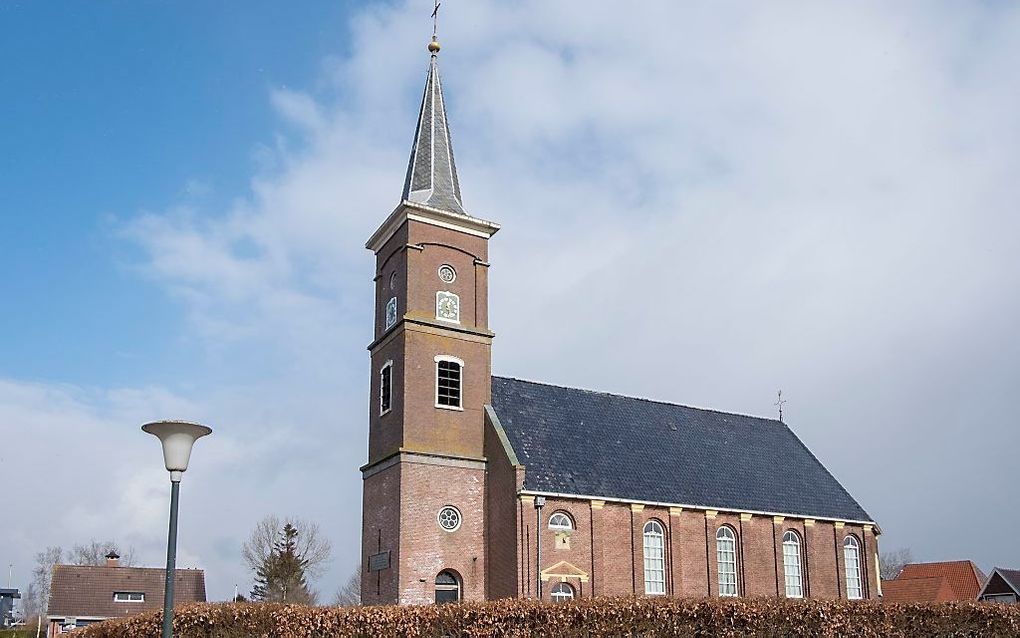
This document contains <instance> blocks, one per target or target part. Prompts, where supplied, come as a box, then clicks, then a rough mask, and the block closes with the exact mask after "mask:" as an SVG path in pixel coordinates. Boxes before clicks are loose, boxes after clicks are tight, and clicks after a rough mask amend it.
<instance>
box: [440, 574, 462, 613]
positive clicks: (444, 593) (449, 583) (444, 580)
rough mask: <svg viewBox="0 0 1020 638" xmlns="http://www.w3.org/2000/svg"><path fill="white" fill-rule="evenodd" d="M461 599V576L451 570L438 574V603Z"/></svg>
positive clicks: (453, 601)
mask: <svg viewBox="0 0 1020 638" xmlns="http://www.w3.org/2000/svg"><path fill="white" fill-rule="evenodd" d="M459 600H460V578H458V577H457V574H454V573H453V572H451V571H449V570H444V571H441V572H439V575H438V576H436V604H437V605H442V604H443V603H455V602H457V601H459Z"/></svg>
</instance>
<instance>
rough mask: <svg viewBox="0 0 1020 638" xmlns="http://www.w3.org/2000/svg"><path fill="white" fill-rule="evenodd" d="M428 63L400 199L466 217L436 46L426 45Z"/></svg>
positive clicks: (437, 44)
mask: <svg viewBox="0 0 1020 638" xmlns="http://www.w3.org/2000/svg"><path fill="white" fill-rule="evenodd" d="M428 49H429V52H430V53H431V54H432V59H431V61H430V62H429V71H428V75H427V76H426V79H425V95H424V96H422V100H421V111H420V113H419V115H418V126H417V128H415V131H414V143H413V144H412V145H411V159H410V161H409V162H408V164H407V177H406V178H405V180H404V193H403V199H404V200H407V201H411V202H414V203H417V204H424V205H426V206H431V207H432V208H438V209H440V210H443V211H447V212H451V213H457V214H460V215H467V213H466V212H465V211H464V205H463V203H462V202H461V199H460V182H459V181H458V180H457V165H456V164H455V163H454V161H453V144H452V143H451V142H450V125H449V123H448V122H447V121H446V102H445V101H444V100H443V87H442V84H441V83H440V81H439V66H438V64H437V57H438V54H439V42H438V41H437V40H436V38H435V36H433V38H432V42H430V43H429V47H428Z"/></svg>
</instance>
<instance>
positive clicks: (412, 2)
mask: <svg viewBox="0 0 1020 638" xmlns="http://www.w3.org/2000/svg"><path fill="white" fill-rule="evenodd" d="M431 5H432V3H431V2H429V1H428V0H406V1H403V2H387V3H371V2H369V3H356V4H354V3H343V2H329V3H326V2H303V3H301V4H299V5H284V4H280V3H269V2H245V3H240V2H232V3H228V2H220V3H211V4H210V3H198V2H193V3H169V2H107V3H102V4H96V3H91V4H85V3H77V2H57V3H46V4H43V3H16V2H6V3H3V4H0V59H3V60H4V61H5V62H6V64H5V72H4V81H3V82H2V84H0V148H2V150H3V153H2V154H0V267H2V268H3V269H4V271H5V272H6V273H7V276H6V277H3V278H2V279H0V299H2V300H3V305H2V306H0V310H2V313H0V317H2V318H0V327H2V330H0V441H4V443H5V446H4V447H3V448H0V475H3V476H8V477H9V476H14V477H24V479H23V481H24V484H23V485H19V486H18V488H17V489H16V490H7V491H5V492H4V493H3V494H2V495H0V510H2V511H10V509H11V508H12V507H14V508H16V509H17V510H18V511H19V512H20V513H21V516H19V517H18V522H17V524H15V525H4V526H2V528H0V553H2V555H0V564H5V563H4V561H6V563H14V564H15V565H16V571H17V573H21V574H27V572H28V568H29V567H30V565H31V563H32V557H33V555H34V553H35V552H37V551H40V550H41V549H43V548H44V547H45V546H47V545H64V546H69V545H72V544H74V543H76V542H81V541H83V540H88V539H89V538H93V537H94V538H97V539H102V538H111V537H112V538H117V539H119V540H120V541H121V542H122V543H124V544H126V545H132V546H134V547H135V548H136V550H137V555H138V558H139V560H140V561H141V562H143V563H146V564H159V563H160V561H161V560H162V552H163V551H164V549H165V546H164V545H163V543H164V541H163V540H162V539H163V538H164V536H163V534H164V529H165V518H166V513H165V511H164V510H165V499H166V484H165V483H166V477H165V473H164V472H162V469H161V467H160V466H159V464H158V450H157V449H156V448H155V442H154V441H152V440H149V439H148V438H147V437H145V436H144V435H142V434H141V433H140V432H139V431H138V426H139V425H140V424H141V423H144V422H146V421H148V420H152V419H156V418H167V417H181V418H189V419H193V420H198V421H203V422H208V423H210V424H211V425H212V426H213V427H214V428H215V434H214V435H213V436H212V437H209V438H208V439H204V440H203V441H201V442H200V444H199V448H197V449H196V453H195V456H194V459H193V466H192V468H191V469H189V471H188V475H187V477H186V480H185V484H184V489H183V496H182V520H181V525H182V527H181V553H180V556H181V564H182V565H185V566H196V567H203V568H205V569H206V570H207V573H208V579H209V589H210V594H211V596H212V597H213V598H225V597H227V596H229V595H230V594H231V593H232V592H233V586H234V584H235V583H236V584H238V585H239V586H240V587H241V589H242V590H245V589H247V588H248V587H249V586H250V582H249V575H248V574H246V573H245V572H244V569H243V567H242V566H241V564H240V560H239V555H238V551H239V547H240V543H241V542H242V541H243V539H244V538H245V537H246V536H247V534H248V532H249V531H250V530H251V528H252V526H253V525H254V523H255V522H256V521H257V520H258V519H259V518H261V517H262V516H263V515H266V514H277V515H281V516H287V515H290V516H298V517H303V518H306V519H310V520H314V521H317V522H318V523H319V524H320V525H321V526H322V528H323V529H324V530H325V531H326V533H327V534H328V535H329V537H330V539H331V540H332V541H333V544H334V550H335V551H334V562H333V564H332V565H331V568H330V570H329V571H328V572H327V573H326V574H325V575H324V576H323V578H322V579H321V580H320V581H319V582H317V583H316V586H317V587H318V588H319V589H320V591H321V592H323V594H324V596H325V597H326V598H329V597H330V596H331V593H332V591H333V589H334V588H335V587H336V586H337V585H338V584H339V583H341V582H342V581H343V580H345V579H346V577H347V575H348V574H349V573H350V572H351V571H352V570H353V569H354V566H355V564H356V561H357V556H358V552H357V544H358V541H359V534H358V528H359V521H360V490H361V482H360V476H359V473H358V470H357V468H358V467H359V466H360V465H361V464H362V463H363V462H364V460H365V457H366V453H365V450H366V440H365V439H366V435H365V424H366V422H367V421H366V418H367V415H366V409H367V406H368V396H367V385H368V376H367V368H368V357H367V353H366V351H365V346H366V345H367V344H368V342H369V340H370V339H371V302H372V285H371V280H372V259H371V255H369V254H368V252H367V251H365V250H364V248H363V245H364V241H365V239H366V238H367V237H368V236H369V234H370V233H371V232H372V231H373V230H374V229H375V227H376V225H377V224H378V223H379V222H380V221H381V220H382V219H383V218H384V217H385V216H386V214H388V213H389V212H390V210H392V208H393V206H394V205H395V204H396V201H397V199H398V196H399V193H400V188H401V185H402V180H403V175H404V170H405V166H406V161H407V156H408V149H409V145H410V142H411V135H412V132H413V128H414V117H415V115H416V114H417V101H418V100H419V99H420V95H421V88H422V82H423V81H424V75H425V71H426V66H427V63H428V57H427V54H426V52H425V50H424V46H425V43H426V42H427V40H428V37H429V35H430V34H431V21H430V20H429V18H428V15H429V13H430V12H431ZM443 6H444V12H445V13H444V17H443V22H442V24H441V37H442V41H443V51H442V53H441V56H440V65H441V68H442V73H443V81H444V88H445V91H446V98H447V102H448V104H449V110H450V117H451V127H452V133H453V143H454V148H455V151H456V156H457V164H458V170H459V172H460V177H461V184H462V189H463V193H464V201H465V205H466V208H467V210H468V211H469V212H470V213H472V214H475V215H477V216H479V217H483V218H488V219H493V220H495V221H497V222H499V223H501V224H502V230H501V231H500V232H499V234H498V235H497V236H496V237H495V238H494V240H493V242H492V246H491V252H490V257H491V262H492V264H493V265H492V272H491V291H490V292H491V298H490V317H491V324H492V327H493V329H494V330H495V332H496V334H497V337H496V342H495V345H494V350H493V369H494V371H495V372H497V373H499V374H504V375H513V376H519V377H524V378H529V379H535V380H539V381H547V382H553V383H561V384H565V385H571V386H577V387H585V388H593V389H599V390H606V391H612V392H619V393H623V394H631V395H636V396H643V397H649V398H655V399H660V400H666V401H674V402H678V403H684V404H687V405H695V406H704V407H711V408H715V409H720V410H729V411H735V412H743V413H751V414H763V415H771V414H774V411H775V408H774V406H773V403H774V402H775V393H776V390H777V389H779V388H782V389H783V396H784V398H785V399H787V400H788V403H787V404H786V408H785V413H786V415H787V421H788V423H789V424H790V426H791V427H792V428H793V430H794V432H795V433H796V434H797V435H798V436H799V437H801V439H802V440H803V441H804V442H805V443H806V444H807V445H808V447H809V448H810V449H811V450H812V451H813V452H814V453H815V454H816V455H817V456H818V457H819V458H820V459H821V460H822V461H823V462H824V463H825V464H826V466H827V467H828V468H829V469H830V470H831V471H832V472H833V474H834V475H835V476H836V477H837V478H838V479H839V480H840V481H841V482H842V483H843V484H844V485H845V486H846V487H847V488H848V489H849V491H850V492H851V493H852V494H854V496H855V497H856V498H857V499H858V500H859V501H860V502H861V504H862V505H863V506H864V508H865V509H866V510H867V511H869V513H871V515H872V516H874V517H875V519H876V520H877V521H878V522H879V524H880V525H881V526H882V530H883V532H884V534H883V536H882V539H881V543H882V547H883V549H895V548H897V547H911V548H912V549H913V551H914V554H915V556H916V557H917V558H919V559H925V560H939V559H960V558H971V559H974V560H976V561H977V562H978V564H979V565H980V566H981V567H983V568H986V569H987V568H991V567H992V566H994V565H1004V566H1014V567H1016V566H1018V565H1020V554H1018V553H1017V548H1016V546H1015V543H1012V541H1011V540H1010V539H1008V538H1006V536H1004V535H1003V536H1002V538H999V537H997V536H994V535H993V536H992V537H989V535H988V534H987V530H986V529H985V528H984V522H985V521H987V520H988V516H989V512H996V516H999V517H1000V518H1001V519H1002V524H1003V525H1004V526H1005V528H1007V529H1011V528H1015V527H1016V526H1017V525H1020V518H1018V516H1020V514H1017V513H1016V512H1014V511H1012V510H1008V508H1007V510H1008V511H1003V508H1002V499H1001V494H1000V493H999V492H996V491H994V490H990V489H988V486H989V485H993V484H996V482H997V481H1000V480H1001V472H1002V471H1001V470H1000V469H999V468H1001V467H1009V466H1011V464H1012V463H1013V459H1012V455H1013V451H1014V450H1016V449H1017V447H1018V446H1020V438H1018V437H1020V433H1018V430H1017V429H1016V427H1015V420H1016V419H1015V407H1014V403H1015V402H1014V399H1013V396H1014V394H1015V388H1016V387H1018V386H1020V340H1018V339H1017V337H1016V330H1015V326H1016V325H1017V324H1018V323H1020V294H1018V291H1020V245H1018V241H1020V240H1018V239H1017V238H1020V216H1018V215H1017V214H1016V210H1017V203H1018V202H1020V182H1017V180H1016V179H1015V176H1016V175H1017V174H1020V150H1018V149H1020V120H1018V119H1017V118H1016V113H1018V112H1020V80H1018V78H1017V74H1016V72H1015V61H1016V60H1017V59H1020V37H1017V36H1018V34H1020V10H1018V9H1017V8H1016V6H1015V5H1013V4H1010V3H957V2H949V1H946V2H928V1H924V2H921V1H917V2H901V3H897V4H895V5H891V4H889V3H887V2H880V1H875V2H868V1H864V2H857V3H852V4H848V3H840V2H818V3H812V4H811V5H804V4H802V3H796V2H789V3H786V2H776V3H769V5H768V6H765V5H761V6H758V5H755V6H749V5H747V4H746V3H739V2H732V3H730V2H714V3H711V4H696V3H678V2H674V1H673V0H661V1H659V0H649V1H648V2H644V3H641V4H640V5H639V6H634V7H629V8H628V10H626V11H622V10H621V9H620V6H619V5H616V4H614V5H605V6H601V5H598V4H595V5H593V4H592V3H590V2H582V1H581V0H576V1H575V0H563V1H562V2H555V3H550V2H544V1H542V0H523V1H521V2H513V3H508V2H503V1H499V0H472V1H471V2H460V1H459V0H449V2H444V5H443ZM593 344H596V345H595V346H593ZM11 442H12V443H11ZM54 455H56V456H57V458H59V459H63V461H62V462H57V463H50V460H51V459H52V458H53V457H54ZM80 459H88V460H89V468H88V474H87V480H82V469H81V467H80V463H79V461H80ZM97 460H98V461H97ZM41 466H47V467H48V469H47V470H46V477H45V480H36V479H35V478H34V477H35V476H37V474H38V472H39V468H40V467H41ZM947 468H949V469H947ZM777 471H782V468H777ZM54 512H59V515H57V516H54ZM933 530H935V531H933ZM16 580H17V578H16ZM22 584H23V581H22Z"/></svg>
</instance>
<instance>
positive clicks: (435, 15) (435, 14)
mask: <svg viewBox="0 0 1020 638" xmlns="http://www.w3.org/2000/svg"><path fill="white" fill-rule="evenodd" d="M440 4H442V3H441V2H439V0H436V8H435V9H433V10H432V42H429V53H431V54H432V55H435V54H437V53H439V36H438V33H439V5H440Z"/></svg>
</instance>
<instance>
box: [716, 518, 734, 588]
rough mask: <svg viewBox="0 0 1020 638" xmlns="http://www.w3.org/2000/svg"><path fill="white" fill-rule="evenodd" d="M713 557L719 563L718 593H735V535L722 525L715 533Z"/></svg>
mask: <svg viewBox="0 0 1020 638" xmlns="http://www.w3.org/2000/svg"><path fill="white" fill-rule="evenodd" d="M715 558H716V562H717V563H718V565H719V595H720V596H736V595H737V536H736V534H734V533H733V530H732V529H730V527H728V526H726V525H723V526H722V527H720V528H719V531H718V532H716V533H715Z"/></svg>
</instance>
